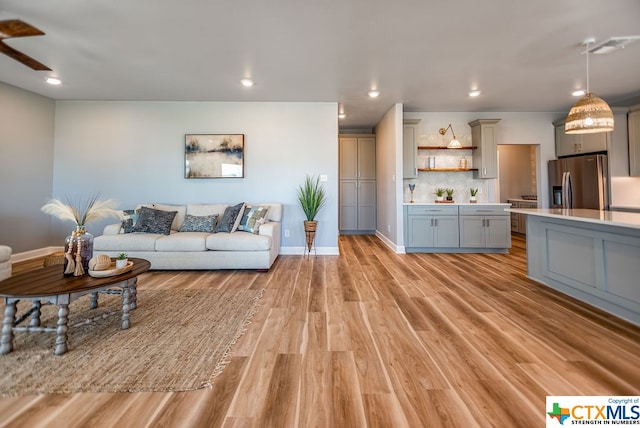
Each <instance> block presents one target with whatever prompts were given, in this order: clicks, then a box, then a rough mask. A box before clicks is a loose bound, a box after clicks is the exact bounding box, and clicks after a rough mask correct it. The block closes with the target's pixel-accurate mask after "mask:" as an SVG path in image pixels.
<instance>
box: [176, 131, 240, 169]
mask: <svg viewBox="0 0 640 428" xmlns="http://www.w3.org/2000/svg"><path fill="white" fill-rule="evenodd" d="M243 177H244V134H185V136H184V178H243Z"/></svg>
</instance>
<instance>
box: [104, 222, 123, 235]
mask: <svg viewBox="0 0 640 428" xmlns="http://www.w3.org/2000/svg"><path fill="white" fill-rule="evenodd" d="M120 229H122V223H116V224H108V225H106V226H105V227H104V230H103V231H102V234H103V235H118V234H119V233H120Z"/></svg>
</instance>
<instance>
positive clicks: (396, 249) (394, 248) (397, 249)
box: [376, 230, 404, 254]
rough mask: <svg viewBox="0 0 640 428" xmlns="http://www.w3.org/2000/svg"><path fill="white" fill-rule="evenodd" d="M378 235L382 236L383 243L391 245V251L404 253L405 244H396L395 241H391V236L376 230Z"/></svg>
mask: <svg viewBox="0 0 640 428" xmlns="http://www.w3.org/2000/svg"><path fill="white" fill-rule="evenodd" d="M376 236H377V237H378V238H380V240H381V241H382V243H383V244H384V245H386V246H387V247H389V248H390V249H391V251H393V252H394V253H396V254H404V245H396V244H395V243H394V242H393V241H391V240H390V239H389V238H387V237H386V236H384V235H383V234H382V233H380V231H379V230H376Z"/></svg>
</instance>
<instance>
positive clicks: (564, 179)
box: [560, 171, 567, 208]
mask: <svg viewBox="0 0 640 428" xmlns="http://www.w3.org/2000/svg"><path fill="white" fill-rule="evenodd" d="M561 186H562V204H560V207H561V208H567V172H566V171H564V172H563V173H562V184H561Z"/></svg>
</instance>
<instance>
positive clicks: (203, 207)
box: [187, 204, 229, 218]
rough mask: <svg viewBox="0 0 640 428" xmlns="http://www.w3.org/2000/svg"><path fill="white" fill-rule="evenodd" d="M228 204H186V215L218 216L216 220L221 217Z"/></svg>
mask: <svg viewBox="0 0 640 428" xmlns="http://www.w3.org/2000/svg"><path fill="white" fill-rule="evenodd" d="M228 206H229V204H187V214H191V215H213V214H218V218H220V217H222V214H224V210H225V208H227V207H228Z"/></svg>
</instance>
